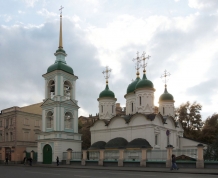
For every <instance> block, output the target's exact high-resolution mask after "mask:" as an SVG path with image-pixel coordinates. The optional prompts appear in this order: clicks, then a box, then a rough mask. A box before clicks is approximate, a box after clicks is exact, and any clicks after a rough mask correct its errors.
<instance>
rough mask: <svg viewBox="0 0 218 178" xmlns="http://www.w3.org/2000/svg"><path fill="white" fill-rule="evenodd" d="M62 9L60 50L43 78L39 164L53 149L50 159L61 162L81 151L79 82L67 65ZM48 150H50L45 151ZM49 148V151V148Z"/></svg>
mask: <svg viewBox="0 0 218 178" xmlns="http://www.w3.org/2000/svg"><path fill="white" fill-rule="evenodd" d="M62 9H63V7H61V9H60V11H61V13H60V34H59V47H58V49H57V50H56V52H55V54H54V55H55V56H56V60H55V63H54V64H52V65H51V66H50V67H48V69H47V73H46V74H44V75H43V77H44V79H45V99H44V100H43V101H44V102H43V104H42V106H41V107H42V133H41V134H40V135H39V136H38V153H39V154H38V161H39V162H42V163H46V160H48V158H45V157H46V155H49V154H48V153H47V154H46V153H44V152H46V150H51V151H52V154H51V159H49V160H51V161H52V162H55V161H56V157H57V156H58V157H59V160H60V161H61V160H62V156H63V152H66V150H67V149H68V148H71V149H72V150H73V151H81V135H80V134H78V109H79V106H78V105H77V103H78V101H77V100H76V98H75V97H76V80H77V79H78V77H77V76H76V75H74V71H73V69H72V68H71V67H70V66H68V65H67V63H66V60H65V57H66V56H67V54H66V52H65V50H64V49H63V40H62ZM44 148H47V149H44ZM48 148H49V149H48Z"/></svg>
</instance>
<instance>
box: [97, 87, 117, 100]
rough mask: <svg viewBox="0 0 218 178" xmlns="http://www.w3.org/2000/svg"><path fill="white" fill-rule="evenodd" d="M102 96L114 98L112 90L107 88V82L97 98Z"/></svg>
mask: <svg viewBox="0 0 218 178" xmlns="http://www.w3.org/2000/svg"><path fill="white" fill-rule="evenodd" d="M103 97H110V98H115V95H114V92H112V91H111V90H110V89H109V87H108V84H106V87H105V89H104V90H103V91H102V92H101V93H100V95H99V98H103Z"/></svg>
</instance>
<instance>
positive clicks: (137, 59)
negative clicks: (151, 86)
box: [132, 51, 142, 74]
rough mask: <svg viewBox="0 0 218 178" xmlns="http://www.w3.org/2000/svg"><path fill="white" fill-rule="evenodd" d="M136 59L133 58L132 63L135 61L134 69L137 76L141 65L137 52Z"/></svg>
mask: <svg viewBox="0 0 218 178" xmlns="http://www.w3.org/2000/svg"><path fill="white" fill-rule="evenodd" d="M136 55H137V57H136V58H133V60H132V61H133V62H134V61H136V65H135V69H136V70H137V74H139V69H140V67H141V66H140V63H141V61H142V60H141V58H140V57H139V52H138V51H137V53H136Z"/></svg>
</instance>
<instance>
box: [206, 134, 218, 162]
mask: <svg viewBox="0 0 218 178" xmlns="http://www.w3.org/2000/svg"><path fill="white" fill-rule="evenodd" d="M204 160H213V161H218V136H216V137H215V140H214V141H213V143H212V144H210V145H208V146H207V149H206V151H205V153H204Z"/></svg>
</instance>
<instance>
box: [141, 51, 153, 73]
mask: <svg viewBox="0 0 218 178" xmlns="http://www.w3.org/2000/svg"><path fill="white" fill-rule="evenodd" d="M145 54H146V53H145V52H144V51H143V53H142V56H141V58H142V60H143V64H142V65H141V67H142V68H144V71H143V72H144V73H145V68H146V66H147V63H145V60H146V59H147V60H149V58H150V57H151V56H149V55H148V56H147V57H146V56H145Z"/></svg>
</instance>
